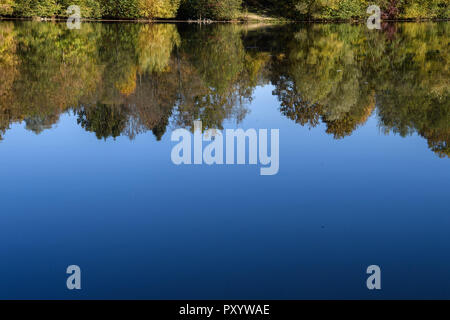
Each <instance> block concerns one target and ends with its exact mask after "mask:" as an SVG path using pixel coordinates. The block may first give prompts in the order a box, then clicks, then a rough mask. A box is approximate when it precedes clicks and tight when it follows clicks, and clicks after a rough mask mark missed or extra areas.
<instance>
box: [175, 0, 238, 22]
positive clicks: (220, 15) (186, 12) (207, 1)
mask: <svg viewBox="0 0 450 320" xmlns="http://www.w3.org/2000/svg"><path fill="white" fill-rule="evenodd" d="M241 7H242V0H182V1H181V7H180V16H181V17H183V18H187V19H213V20H231V19H234V18H236V17H237V16H238V14H239V12H240V10H241Z"/></svg>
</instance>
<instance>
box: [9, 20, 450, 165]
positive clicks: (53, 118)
mask: <svg viewBox="0 0 450 320" xmlns="http://www.w3.org/2000/svg"><path fill="white" fill-rule="evenodd" d="M449 28H450V26H449V24H448V23H445V22H444V23H442V22H441V23H431V22H429V23H403V24H388V25H384V26H383V30H382V31H381V32H369V31H368V30H367V28H365V27H363V26H358V25H351V24H310V25H303V26H301V25H295V24H289V25H279V26H271V27H265V28H264V29H262V30H261V29H257V30H253V29H252V28H251V27H250V26H248V25H246V24H213V25H208V26H201V25H198V24H192V25H189V24H182V25H174V24H128V23H127V24H93V23H86V24H83V28H82V29H81V30H77V32H71V30H68V29H67V28H65V25H64V24H61V23H39V22H33V21H16V22H11V21H7V22H2V23H1V24H0V53H1V54H0V140H1V139H2V137H3V138H5V135H7V132H8V130H9V128H10V127H11V125H12V124H14V123H20V122H23V123H25V125H26V128H27V129H28V130H31V131H33V132H35V133H36V134H39V133H41V132H42V131H45V130H47V129H49V128H51V127H52V126H54V125H55V124H56V123H58V120H59V118H60V116H61V115H62V114H65V113H70V114H72V115H74V116H75V118H76V121H77V123H78V125H79V126H81V127H82V128H83V129H84V130H86V131H88V132H91V133H92V134H95V135H96V136H97V138H98V139H109V138H116V137H118V136H128V137H129V138H130V139H134V138H135V137H136V136H137V135H139V134H142V133H145V132H147V131H150V132H153V134H154V136H155V138H156V139H157V140H160V139H161V138H162V137H163V135H164V134H165V132H166V131H167V130H168V128H170V127H177V128H179V127H185V128H191V126H192V123H193V121H194V120H197V119H199V120H201V121H202V122H203V126H204V129H205V130H206V129H208V128H218V129H223V123H224V122H225V121H226V120H233V121H235V122H237V123H239V122H240V121H242V120H243V119H244V118H245V117H246V115H247V114H248V112H249V110H248V105H249V103H250V102H251V101H252V99H253V98H254V91H255V89H256V88H257V87H260V86H268V85H270V86H272V87H273V92H272V94H273V95H274V96H275V97H277V99H278V101H279V112H280V113H281V114H282V115H284V116H285V117H287V118H288V119H291V120H292V121H294V122H295V123H297V124H298V125H301V126H307V127H309V128H316V127H318V128H322V127H323V130H325V131H326V133H327V134H329V135H330V136H332V137H333V138H334V139H343V138H345V137H347V136H350V135H351V134H352V133H353V132H354V131H355V130H357V129H358V128H359V127H360V126H362V125H364V124H365V123H366V121H367V120H368V119H369V117H371V116H376V117H377V121H378V123H379V127H380V129H381V130H382V131H383V132H385V133H386V134H389V133H391V134H398V135H401V136H408V135H411V134H417V135H420V136H422V137H423V138H424V139H426V141H427V142H428V146H429V148H430V150H432V151H433V152H435V153H436V154H437V155H438V156H439V157H449V156H450V145H449V143H450V128H449V123H450V101H449V97H450V92H449V90H450V89H449V88H450V83H449V79H450V76H449V64H448V33H449V31H450V30H449ZM6 138H7V137H6ZM0 143H1V142H0Z"/></svg>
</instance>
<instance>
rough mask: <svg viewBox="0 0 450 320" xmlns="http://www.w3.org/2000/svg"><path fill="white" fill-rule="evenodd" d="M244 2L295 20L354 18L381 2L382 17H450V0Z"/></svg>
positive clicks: (260, 0) (261, 0)
mask: <svg viewBox="0 0 450 320" xmlns="http://www.w3.org/2000/svg"><path fill="white" fill-rule="evenodd" d="M245 5H246V6H247V7H249V8H255V9H256V10H263V11H266V12H268V13H269V14H271V15H277V16H280V17H286V18H290V19H294V20H351V19H365V18H367V16H368V14H367V8H368V7H369V6H370V5H378V6H379V7H380V9H381V11H382V18H383V19H420V18H448V17H449V10H450V6H449V1H448V0H282V1H280V0H245Z"/></svg>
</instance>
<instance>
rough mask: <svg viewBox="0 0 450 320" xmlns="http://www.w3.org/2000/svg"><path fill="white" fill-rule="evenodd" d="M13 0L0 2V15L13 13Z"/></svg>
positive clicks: (0, 0) (1, 0)
mask: <svg viewBox="0 0 450 320" xmlns="http://www.w3.org/2000/svg"><path fill="white" fill-rule="evenodd" d="M13 5H14V0H0V15H11V14H12V13H13Z"/></svg>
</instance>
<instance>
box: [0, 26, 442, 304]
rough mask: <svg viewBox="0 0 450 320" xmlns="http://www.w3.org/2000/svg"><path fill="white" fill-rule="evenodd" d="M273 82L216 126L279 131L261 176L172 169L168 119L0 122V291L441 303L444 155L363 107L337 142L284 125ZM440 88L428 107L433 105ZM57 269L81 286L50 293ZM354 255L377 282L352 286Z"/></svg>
mask: <svg viewBox="0 0 450 320" xmlns="http://www.w3.org/2000/svg"><path fill="white" fill-rule="evenodd" d="M15 27H16V28H18V26H15ZM20 28H22V27H20ZM23 28H28V26H25V27H23ZM360 28H364V26H362V27H360ZM179 29H180V30H181V28H180V27H179ZM43 32H44V31H43ZM45 32H46V31H45ZM339 32H340V31H339ZM180 33H181V31H180ZM18 34H19V33H18ZM181 34H182V36H183V33H181ZM400 35H402V33H400ZM18 37H20V34H19V35H18ZM19 40H20V39H19ZM377 41H378V40H377ZM183 45H184V44H181V46H182V47H183ZM21 54H24V56H23V57H26V54H28V55H30V54H32V53H30V52H28V53H21ZM45 55H46V54H44V56H45ZM23 57H22V58H21V59H25V58H23ZM21 72H22V73H23V72H25V71H21ZM41 76H42V75H41ZM445 76H446V74H444V75H441V77H444V78H443V81H448V78H445ZM42 77H43V76H42ZM138 78H139V77H138ZM138 78H137V79H138ZM27 81H31V80H27ZM15 83H17V82H15ZM14 85H15V84H14ZM380 85H382V84H380ZM138 88H139V86H138ZM275 89H276V88H275V86H274V84H273V83H271V82H269V81H260V82H259V83H258V84H257V85H255V86H254V89H253V92H252V94H251V95H252V97H253V100H251V101H248V102H247V103H246V104H245V105H246V108H247V111H248V113H247V115H246V116H245V117H244V118H243V120H242V121H241V122H237V121H236V119H235V118H233V117H226V118H225V119H224V121H223V127H224V128H243V129H248V128H255V129H264V128H267V129H279V130H280V154H279V157H280V169H279V173H278V174H277V175H273V176H261V175H260V172H259V170H260V166H259V165H222V166H219V165H213V166H207V165H197V166H195V165H181V166H176V165H174V164H173V163H172V161H171V158H170V155H171V150H172V147H173V146H174V145H175V144H176V143H174V142H172V141H171V140H170V138H171V132H172V131H173V130H174V129H177V128H178V127H179V126H178V125H177V124H176V121H175V118H176V117H177V114H172V115H171V116H170V118H169V125H168V126H167V131H166V133H165V134H164V135H162V138H161V141H157V138H156V137H155V135H154V134H153V133H152V132H151V131H145V132H142V133H140V134H138V135H136V136H135V137H134V139H129V137H127V136H126V135H124V134H121V135H119V136H117V137H116V138H112V137H107V138H106V139H105V138H101V139H98V138H97V137H96V134H95V133H94V132H92V131H88V130H85V128H83V127H82V126H81V125H79V124H78V123H77V116H76V115H75V114H74V113H73V112H72V111H71V109H67V110H64V111H62V112H60V114H58V117H59V118H58V119H56V120H54V121H53V123H52V124H51V125H50V126H49V127H48V128H46V129H45V130H43V131H40V132H39V133H38V134H37V133H35V132H33V131H32V130H30V129H29V128H27V127H26V124H25V121H21V120H15V121H11V124H10V126H9V129H8V130H5V133H4V134H2V138H3V140H2V141H1V142H0V177H1V183H0V202H1V203H0V299H330V298H331V299H366V298H367V299H391V298H394V299H405V298H413V299H416V298H425V299H428V298H443V299H450V255H449V252H450V233H449V230H450V206H449V200H450V197H449V195H450V194H449V190H450V167H449V159H448V157H447V156H444V157H439V156H438V155H437V154H436V153H435V152H432V150H430V148H429V145H428V143H427V139H426V138H424V136H423V134H419V133H417V131H414V130H411V132H409V134H406V135H403V136H401V135H400V134H396V133H394V132H390V133H389V134H386V133H385V132H384V130H383V128H382V125H381V124H380V123H381V122H382V121H381V120H380V117H381V116H380V113H379V112H378V111H376V109H375V111H373V112H372V113H371V114H370V116H369V117H368V118H367V120H366V121H365V122H364V123H362V124H361V125H359V126H357V127H356V129H355V130H354V131H353V132H352V133H351V134H349V135H347V136H346V137H345V138H343V139H335V138H334V137H333V135H332V134H329V133H327V132H326V130H327V127H326V125H325V123H324V122H323V121H322V122H320V123H319V124H318V125H317V126H315V127H310V126H308V125H305V126H303V125H299V124H298V123H295V122H294V121H293V120H291V119H289V118H288V117H286V116H284V115H283V114H282V113H281V112H280V100H279V98H278V97H277V95H276V94H275ZM441 89H442V88H441ZM383 90H385V89H380V91H379V94H385V92H386V91H383ZM14 92H16V93H15V94H16V95H17V91H14ZM20 92H21V93H20V94H23V95H24V94H25V93H26V92H23V91H20ZM35 94H36V93H35ZM39 94H40V93H37V95H39ZM42 95H44V93H42ZM447 98H448V96H444V99H443V100H439V101H441V102H439V103H436V105H437V106H441V107H442V108H444V109H445V110H448V104H447V102H448V100H445V99H447ZM45 99H47V98H45ZM45 99H43V100H45ZM400 99H403V98H400ZM33 101H34V100H33ZM380 101H381V102H380ZM383 101H384V102H385V101H386V99H385V100H382V99H381V98H379V97H378V96H377V101H376V108H378V109H379V108H381V107H382V106H380V104H381V103H382V102H383ZM403 102H404V103H409V102H408V101H407V100H406V99H405V100H403ZM57 105H58V104H57V103H56V102H55V103H53V104H52V106H55V107H56V106H57ZM21 106H22V107H23V108H24V109H25V108H26V107H28V105H27V104H25V103H23V104H22V105H21ZM30 108H31V107H30ZM38 108H39V106H38ZM42 109H43V103H42ZM27 110H29V109H27ZM46 110H47V109H46ZM24 112H25V111H24ZM26 112H29V111H26ZM411 113H412V114H413V113H414V112H413V111H411ZM443 114H444V117H445V116H446V115H448V114H449V113H445V112H444V113H443ZM33 116H35V115H33ZM33 116H27V117H33ZM19 118H20V117H18V119H19ZM25 118H26V117H25ZM193 118H195V116H193ZM411 118H414V119H416V118H415V116H414V115H413V116H411ZM441 120H442V119H441ZM447 120H448V118H447V119H445V118H444V119H443V123H444V126H445V123H446V121H447ZM449 122H450V121H447V125H448V123H449ZM441 127H442V125H441ZM447 128H448V127H447ZM447 141H448V140H447ZM445 143H448V142H445V138H444V142H443V145H444V146H445V145H446V144H445ZM69 265H78V266H80V268H81V272H82V273H81V286H82V289H81V290H68V289H67V287H66V279H67V277H68V275H67V274H66V268H67V267H68V266H69ZM369 265H378V266H380V268H381V286H382V288H381V290H368V289H367V287H366V279H367V277H368V276H369V275H367V274H366V269H367V267H368V266H369Z"/></svg>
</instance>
